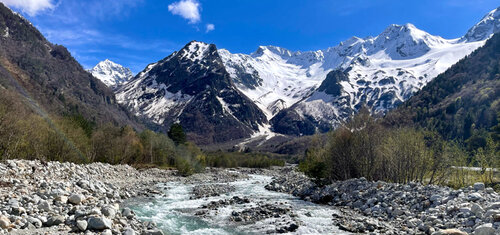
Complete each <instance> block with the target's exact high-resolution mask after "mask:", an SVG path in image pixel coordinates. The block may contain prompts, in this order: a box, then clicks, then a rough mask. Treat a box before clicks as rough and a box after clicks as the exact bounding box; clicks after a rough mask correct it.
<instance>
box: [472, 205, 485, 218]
mask: <svg viewBox="0 0 500 235" xmlns="http://www.w3.org/2000/svg"><path fill="white" fill-rule="evenodd" d="M471 211H472V213H474V215H476V216H477V217H481V215H482V214H483V213H484V210H483V208H482V207H481V206H480V205H479V204H476V203H472V207H471Z"/></svg>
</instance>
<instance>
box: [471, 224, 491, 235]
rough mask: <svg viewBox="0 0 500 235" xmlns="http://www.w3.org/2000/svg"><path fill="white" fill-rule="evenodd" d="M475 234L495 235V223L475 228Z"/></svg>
mask: <svg viewBox="0 0 500 235" xmlns="http://www.w3.org/2000/svg"><path fill="white" fill-rule="evenodd" d="M474 235H495V229H494V228H493V224H490V223H488V224H483V225H481V226H479V227H477V228H476V229H475V230H474Z"/></svg>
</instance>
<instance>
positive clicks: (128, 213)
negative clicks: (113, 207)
mask: <svg viewBox="0 0 500 235" xmlns="http://www.w3.org/2000/svg"><path fill="white" fill-rule="evenodd" d="M122 216H123V217H126V218H128V219H131V218H133V217H134V214H133V213H132V210H130V209H129V208H123V210H122Z"/></svg>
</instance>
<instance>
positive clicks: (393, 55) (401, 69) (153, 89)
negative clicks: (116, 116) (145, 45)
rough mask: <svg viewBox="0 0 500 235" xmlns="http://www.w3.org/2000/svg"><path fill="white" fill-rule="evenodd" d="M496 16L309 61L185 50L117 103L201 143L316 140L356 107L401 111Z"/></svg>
mask: <svg viewBox="0 0 500 235" xmlns="http://www.w3.org/2000/svg"><path fill="white" fill-rule="evenodd" d="M498 12H499V9H496V10H494V11H492V12H490V13H489V14H487V15H486V16H485V17H484V18H483V19H482V20H481V21H480V22H479V23H478V24H477V25H475V26H473V27H472V28H471V29H470V30H469V31H468V32H467V34H466V35H465V36H463V37H461V38H457V39H443V38H442V37H439V36H434V35H431V34H429V33H427V32H424V31H422V30H420V29H418V28H416V27H415V26H414V25H412V24H406V25H390V26H389V27H387V28H386V29H385V30H384V31H383V32H382V33H381V34H379V35H378V36H376V37H368V38H364V39H362V38H357V37H352V38H350V39H348V40H346V41H344V42H341V43H340V44H339V45H337V46H335V47H331V48H328V49H325V50H318V51H308V52H300V51H297V52H293V51H290V50H287V49H284V48H280V47H276V46H261V47H259V48H258V49H257V50H256V51H255V52H254V53H252V54H249V55H246V54H232V53H230V52H229V51H227V50H225V49H220V50H217V49H216V47H215V45H209V44H205V43H201V42H191V43H189V44H188V45H186V46H185V47H184V48H183V49H181V50H180V51H179V52H175V53H173V54H172V55H170V56H169V57H167V58H165V59H163V60H161V61H159V62H157V63H154V64H151V65H149V66H148V67H147V68H146V69H145V70H144V71H142V72H141V73H140V74H138V75H137V76H136V77H135V78H134V79H132V80H131V81H130V82H128V83H125V85H123V86H122V87H121V88H120V89H119V90H118V91H117V92H118V93H117V95H118V96H117V97H118V100H119V102H120V103H122V104H124V105H125V106H127V107H128V109H129V110H131V111H132V112H134V113H135V114H136V115H137V116H140V117H143V118H146V119H149V120H152V121H153V122H154V123H156V124H160V125H163V126H165V127H167V126H169V125H170V124H171V123H173V122H181V124H182V125H183V126H184V127H185V128H186V129H187V130H188V131H189V132H190V133H191V134H190V136H191V139H194V140H196V141H198V142H199V143H200V142H203V143H207V144H209V143H220V142H225V141H231V140H233V141H234V140H235V139H237V138H249V137H257V136H261V137H262V136H263V135H264V136H267V137H265V138H264V140H266V139H268V138H271V137H272V136H275V135H276V133H279V134H285V135H299V136H300V135H310V134H314V133H317V132H324V131H327V130H329V129H331V128H335V127H336V126H337V125H339V124H340V123H342V122H344V121H346V120H347V119H349V118H350V117H351V116H352V115H353V114H355V113H356V112H357V111H358V110H359V108H360V107H362V106H363V105H366V106H367V107H369V108H370V109H371V111H372V113H374V114H384V113H386V112H387V111H388V110H391V109H394V108H395V107H397V106H399V105H401V104H402V103H403V102H405V101H406V100H408V99H409V98H410V97H412V96H413V95H414V94H415V93H416V92H418V91H419V90H421V89H422V88H423V87H425V86H426V84H427V83H429V82H430V81H432V80H433V79H434V78H435V77H436V76H438V75H439V74H440V73H442V72H444V71H446V70H447V69H448V68H449V67H451V66H452V65H453V64H455V63H456V62H458V61H459V60H460V59H462V58H464V57H466V56H467V55H469V54H470V53H471V52H473V51H474V50H476V49H477V48H479V47H481V46H483V45H484V43H485V42H486V40H487V39H489V38H490V37H491V36H492V35H493V33H496V32H498V31H499V25H500V23H499V22H500V14H499V13H498ZM255 139H262V138H255ZM259 141H260V140H259ZM245 142H246V141H245Z"/></svg>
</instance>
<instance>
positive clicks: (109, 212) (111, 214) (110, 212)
mask: <svg viewBox="0 0 500 235" xmlns="http://www.w3.org/2000/svg"><path fill="white" fill-rule="evenodd" d="M101 211H102V214H103V215H104V216H106V217H108V218H111V219H113V218H115V216H116V210H115V209H114V208H113V207H110V206H107V207H104V208H102V210H101Z"/></svg>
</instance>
